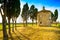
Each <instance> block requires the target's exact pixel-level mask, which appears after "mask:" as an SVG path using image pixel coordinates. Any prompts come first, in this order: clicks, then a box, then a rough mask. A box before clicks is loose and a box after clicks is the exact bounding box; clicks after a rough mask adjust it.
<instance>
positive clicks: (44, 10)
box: [38, 6, 52, 13]
mask: <svg viewBox="0 0 60 40" xmlns="http://www.w3.org/2000/svg"><path fill="white" fill-rule="evenodd" d="M40 12H51V11H50V10H46V9H45V7H44V6H43V10H41V11H39V12H38V13H40ZM51 13H52V12H51Z"/></svg>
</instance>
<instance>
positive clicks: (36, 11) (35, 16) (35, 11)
mask: <svg viewBox="0 0 60 40" xmlns="http://www.w3.org/2000/svg"><path fill="white" fill-rule="evenodd" d="M37 13H38V9H37V8H35V9H34V19H35V20H36V24H37Z"/></svg>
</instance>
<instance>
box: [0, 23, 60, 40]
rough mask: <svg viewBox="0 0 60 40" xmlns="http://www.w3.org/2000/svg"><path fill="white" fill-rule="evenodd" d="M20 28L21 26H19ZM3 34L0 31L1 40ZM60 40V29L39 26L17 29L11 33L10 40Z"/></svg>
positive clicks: (0, 39)
mask: <svg viewBox="0 0 60 40" xmlns="http://www.w3.org/2000/svg"><path fill="white" fill-rule="evenodd" d="M17 26H20V25H17ZM2 38H3V34H2V31H0V40H2ZM11 39H13V40H60V28H56V27H39V26H37V25H35V24H34V25H33V26H32V25H28V26H27V27H23V25H21V26H20V27H17V30H15V32H12V31H11V35H10V36H9V40H11Z"/></svg>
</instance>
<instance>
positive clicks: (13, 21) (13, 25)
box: [12, 19, 14, 32]
mask: <svg viewBox="0 0 60 40" xmlns="http://www.w3.org/2000/svg"><path fill="white" fill-rule="evenodd" d="M12 32H14V20H13V19H12Z"/></svg>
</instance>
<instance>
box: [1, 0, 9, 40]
mask: <svg viewBox="0 0 60 40" xmlns="http://www.w3.org/2000/svg"><path fill="white" fill-rule="evenodd" d="M0 4H2V6H1V7H0V13H1V16H2V24H3V27H2V28H3V40H8V35H7V30H6V9H7V8H6V4H7V0H0Z"/></svg>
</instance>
